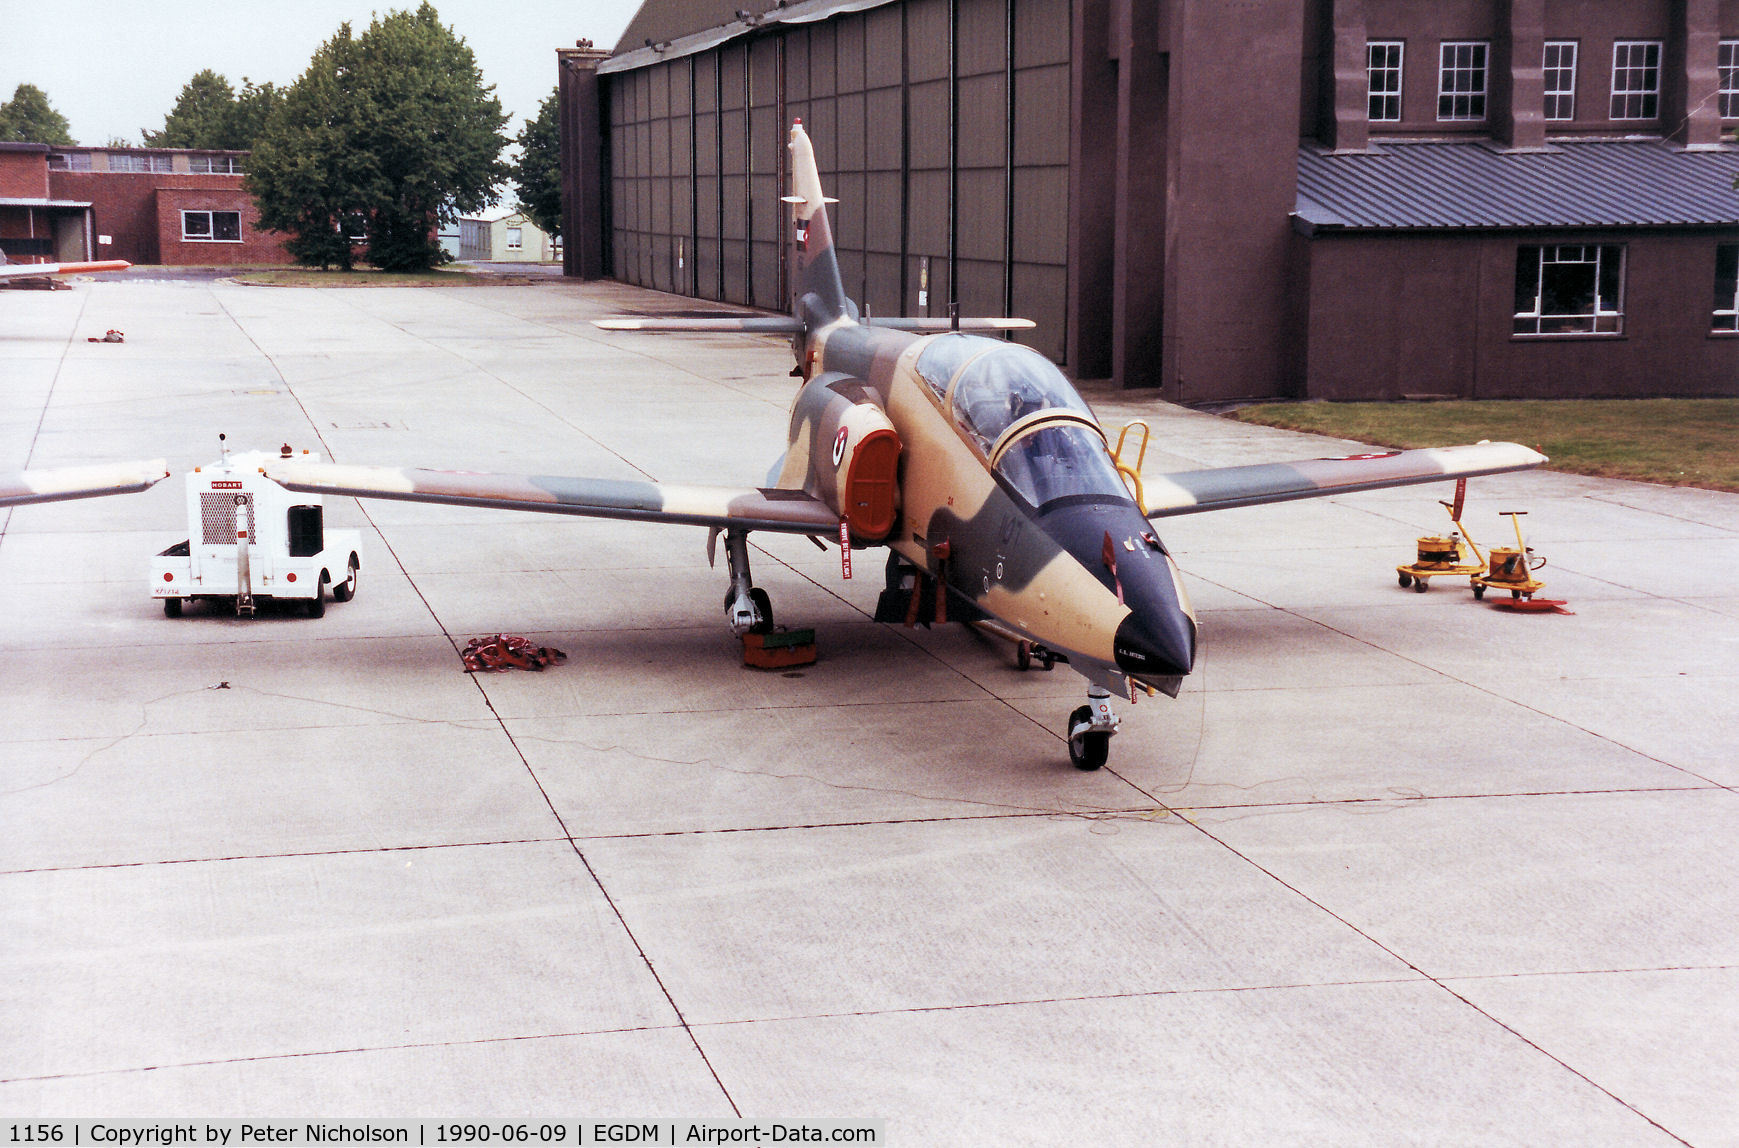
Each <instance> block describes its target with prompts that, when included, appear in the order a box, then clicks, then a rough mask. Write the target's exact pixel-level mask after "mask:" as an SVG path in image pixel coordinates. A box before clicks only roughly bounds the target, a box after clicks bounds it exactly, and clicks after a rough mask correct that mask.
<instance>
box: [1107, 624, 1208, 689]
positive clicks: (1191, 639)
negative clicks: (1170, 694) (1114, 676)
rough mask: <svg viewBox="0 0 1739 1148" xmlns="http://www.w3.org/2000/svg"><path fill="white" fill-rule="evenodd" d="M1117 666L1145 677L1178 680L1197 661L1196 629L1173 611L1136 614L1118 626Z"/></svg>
mask: <svg viewBox="0 0 1739 1148" xmlns="http://www.w3.org/2000/svg"><path fill="white" fill-rule="evenodd" d="M1115 642H1116V644H1115V646H1114V647H1113V648H1114V649H1115V651H1116V654H1117V667H1118V668H1119V669H1121V670H1122V671H1123V672H1124V673H1127V674H1136V675H1139V676H1142V677H1158V678H1175V677H1182V676H1184V675H1185V674H1187V673H1189V672H1190V669H1191V668H1192V667H1193V666H1194V665H1195V662H1196V627H1195V623H1194V622H1192V621H1190V617H1189V615H1188V614H1186V613H1184V612H1183V610H1182V609H1179V608H1178V607H1176V606H1172V608H1171V609H1169V610H1166V609H1153V608H1149V609H1147V610H1142V611H1137V612H1136V613H1133V614H1130V615H1129V617H1127V618H1125V619H1123V622H1122V624H1121V625H1119V626H1118V627H1117V635H1116V639H1115Z"/></svg>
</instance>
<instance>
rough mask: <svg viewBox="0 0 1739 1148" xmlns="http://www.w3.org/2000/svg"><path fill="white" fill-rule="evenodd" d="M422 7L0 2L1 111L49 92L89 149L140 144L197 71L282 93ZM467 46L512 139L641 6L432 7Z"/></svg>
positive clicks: (453, 0) (406, 0)
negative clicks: (26, 90)
mask: <svg viewBox="0 0 1739 1148" xmlns="http://www.w3.org/2000/svg"><path fill="white" fill-rule="evenodd" d="M417 3H418V0H380V2H374V3H371V2H369V0H198V2H197V3H196V2H194V0H0V101H5V100H9V99H11V98H12V93H13V91H14V90H15V89H16V88H17V87H18V85H19V84H21V83H30V84H35V85H36V86H37V87H39V88H41V89H42V90H43V91H45V92H47V93H48V101H49V103H51V104H53V105H54V108H55V110H56V111H58V112H60V114H61V115H63V116H65V117H66V118H67V121H68V122H69V123H70V124H71V125H72V136H73V138H74V139H75V140H77V141H78V142H79V143H82V144H88V145H95V146H100V145H102V144H104V143H107V142H108V141H109V140H110V139H111V138H121V139H126V140H129V141H131V142H132V143H134V144H137V143H139V142H140V131H141V129H143V128H151V129H153V130H155V129H158V128H161V127H162V126H163V117H164V116H165V115H167V114H168V113H169V109H170V108H171V107H172V106H173V105H174V103H175V97H176V96H177V95H178V94H179V93H180V91H181V87H182V85H183V84H185V83H187V81H188V80H190V79H192V78H193V74H194V73H195V72H198V71H199V70H200V69H202V68H210V69H211V70H212V71H214V72H218V73H221V74H222V75H224V76H225V77H227V78H228V79H229V82H230V83H231V84H233V85H234V86H236V87H238V88H239V87H241V81H242V77H243V76H246V77H248V78H249V79H251V80H253V81H254V82H255V83H256V84H262V83H265V82H266V81H267V80H270V81H271V82H273V83H275V84H277V85H278V86H279V87H283V86H285V85H288V84H289V83H291V82H292V81H293V80H295V78H296V77H297V76H299V75H301V74H302V71H303V69H304V68H306V67H307V66H308V60H309V58H310V57H312V56H313V54H314V49H316V48H318V47H319V46H320V45H321V43H323V42H324V41H326V40H328V39H330V38H331V36H332V34H333V33H334V32H336V31H337V30H338V26H339V25H340V24H341V23H343V22H344V21H346V20H348V21H350V28H351V31H352V32H353V33H360V32H361V31H362V30H363V29H364V28H366V27H368V24H369V22H370V20H372V19H373V16H374V13H376V12H386V11H390V10H392V9H395V8H415V7H417ZM434 3H435V10H436V11H437V12H439V13H440V14H441V22H442V23H443V24H446V25H448V26H449V27H451V28H452V29H454V31H456V32H458V33H459V35H460V36H462V37H464V39H465V42H466V43H467V44H469V45H470V46H471V50H472V51H473V52H474V53H476V55H477V65H478V67H479V68H481V69H482V71H483V80H484V82H485V83H489V84H494V85H495V94H496V96H497V97H498V98H499V99H500V100H501V108H502V110H503V111H505V112H506V113H507V114H508V115H509V116H511V117H512V120H511V121H510V122H509V124H508V126H507V132H508V134H509V135H515V134H518V132H519V129H520V127H521V125H522V124H523V122H524V120H525V119H526V118H527V117H529V116H533V115H536V114H537V106H538V104H539V103H541V102H542V101H543V99H544V97H545V96H547V95H549V93H550V92H551V91H553V90H554V89H555V84H556V56H555V50H556V49H557V48H559V47H572V46H573V43H574V41H575V40H578V39H581V38H582V37H583V38H586V39H590V40H592V41H593V42H594V43H596V44H598V46H600V47H602V48H612V47H614V46H615V44H616V40H617V38H618V37H620V36H621V34H622V30H623V29H624V28H626V27H627V26H628V21H629V20H630V19H631V18H632V17H633V15H634V12H635V10H636V9H637V8H639V6H640V0H511V2H503V0H434Z"/></svg>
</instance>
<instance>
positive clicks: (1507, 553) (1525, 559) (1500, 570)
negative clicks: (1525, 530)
mask: <svg viewBox="0 0 1739 1148" xmlns="http://www.w3.org/2000/svg"><path fill="white" fill-rule="evenodd" d="M1526 513H1527V511H1525V510H1500V511H1498V514H1499V516H1500V517H1503V518H1508V519H1509V520H1510V522H1511V523H1512V524H1513V525H1514V526H1515V528H1516V545H1515V548H1514V549H1511V548H1510V547H1508V546H1494V547H1492V548H1491V550H1490V552H1489V553H1488V554H1487V555H1486V558H1487V563H1486V565H1487V569H1484V570H1481V571H1480V572H1479V573H1477V574H1475V575H1473V577H1472V578H1470V579H1469V580H1468V581H1469V583H1470V584H1471V585H1472V586H1473V596H1474V597H1475V598H1483V597H1485V592H1486V590H1487V589H1488V588H1490V587H1496V588H1497V589H1499V590H1508V591H1509V592H1510V597H1511V598H1518V599H1521V598H1532V597H1533V596H1534V594H1535V593H1536V592H1538V591H1539V590H1541V589H1544V587H1545V585H1546V584H1545V583H1544V582H1541V581H1540V580H1539V579H1537V578H1535V577H1534V575H1533V572H1534V571H1535V570H1538V569H1539V568H1540V567H1542V566H1544V565H1545V564H1546V560H1545V559H1544V558H1536V557H1534V548H1533V547H1532V546H1529V545H1528V544H1527V543H1526V542H1524V541H1523V540H1522V515H1524V514H1526ZM1456 525H1457V526H1459V525H1461V524H1460V523H1459V522H1458V523H1456Z"/></svg>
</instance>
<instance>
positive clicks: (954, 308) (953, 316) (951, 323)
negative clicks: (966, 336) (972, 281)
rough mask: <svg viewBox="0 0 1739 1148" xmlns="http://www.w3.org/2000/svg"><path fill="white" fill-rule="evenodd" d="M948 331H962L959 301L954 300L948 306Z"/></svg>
mask: <svg viewBox="0 0 1739 1148" xmlns="http://www.w3.org/2000/svg"><path fill="white" fill-rule="evenodd" d="M948 329H949V330H950V331H958V330H959V329H960V302H959V300H953V301H951V302H949V304H948Z"/></svg>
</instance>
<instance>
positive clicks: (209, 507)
mask: <svg viewBox="0 0 1739 1148" xmlns="http://www.w3.org/2000/svg"><path fill="white" fill-rule="evenodd" d="M218 441H219V443H221V442H222V441H223V436H222V435H219V436H218ZM292 454H294V455H295V457H296V458H297V460H298V461H302V462H318V461H319V456H317V455H313V454H310V453H309V452H308V451H299V452H293V451H292V450H291V449H290V447H289V446H285V447H283V448H282V450H281V451H280V452H279V454H278V455H276V456H273V455H269V454H266V453H264V452H261V451H250V452H247V453H244V454H230V453H229V451H228V450H227V449H224V450H223V451H222V457H220V458H219V459H218V461H216V462H214V463H212V464H210V465H208V466H201V467H195V468H194V470H193V473H192V474H189V475H188V476H187V529H188V538H187V541H185V542H180V543H177V544H176V545H174V546H171V547H170V548H169V549H167V550H165V551H164V552H163V553H161V554H159V555H157V556H156V557H155V558H153V559H151V596H152V597H154V598H161V599H162V600H163V612H164V613H165V614H166V615H168V616H169V617H171V618H178V617H180V616H181V610H182V606H183V604H185V603H187V602H190V601H193V602H197V601H209V602H220V603H222V604H223V605H224V606H225V607H233V609H234V610H235V612H236V614H237V615H240V616H251V615H252V614H253V613H254V612H255V610H256V609H257V608H258V607H259V606H260V605H262V604H264V603H266V602H269V601H289V602H296V603H299V604H301V605H302V607H303V609H304V610H305V611H306V613H307V614H308V616H309V617H312V618H318V617H320V616H321V615H322V614H324V613H325V612H326V595H327V593H328V591H330V593H331V595H332V598H333V599H334V600H335V601H338V602H348V601H349V600H350V599H351V598H352V597H354V596H355V594H356V581H357V571H358V570H360V569H361V566H362V539H361V535H360V534H359V533H358V532H357V531H355V530H328V529H326V523H325V506H324V505H323V504H322V502H321V500H320V496H319V495H313V494H293V493H291V492H290V491H287V490H285V489H284V488H283V487H281V486H279V485H278V484H277V483H275V482H273V481H272V480H271V479H269V478H267V477H266V476H265V475H264V474H263V473H262V472H261V469H260V468H261V467H263V466H264V465H265V464H266V463H267V462H270V461H276V459H278V458H289V457H291V456H292Z"/></svg>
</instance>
